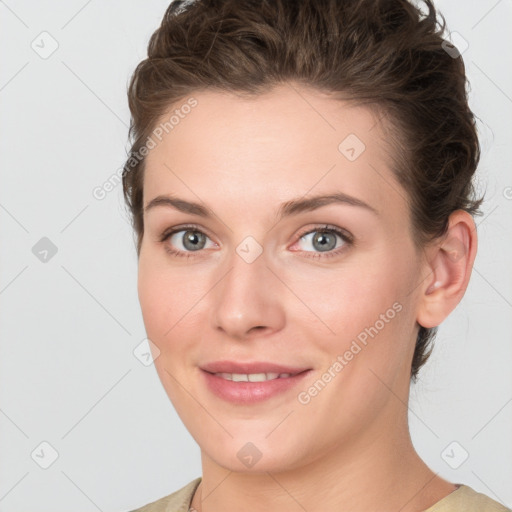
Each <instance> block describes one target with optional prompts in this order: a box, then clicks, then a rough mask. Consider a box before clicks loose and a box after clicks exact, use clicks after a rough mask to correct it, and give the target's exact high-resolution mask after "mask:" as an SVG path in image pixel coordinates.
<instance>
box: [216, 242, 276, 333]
mask: <svg viewBox="0 0 512 512" xmlns="http://www.w3.org/2000/svg"><path fill="white" fill-rule="evenodd" d="M267 264H268V261H267V258H266V254H265V253H264V252H263V248H262V247H261V245H260V244H259V243H258V242H256V241H255V240H254V239H251V237H248V238H247V239H245V240H244V241H242V242H241V243H240V244H239V245H238V246H237V247H236V248H235V249H234V251H233V253H232V254H231V255H230V257H229V258H228V262H227V266H228V269H227V271H226V273H223V274H224V277H223V278H222V279H221V282H220V283H219V284H218V286H216V287H215V288H216V291H215V294H214V307H213V309H214V314H213V323H214V327H215V328H216V329H221V330H223V331H224V332H225V333H226V334H228V335H230V336H232V337H235V338H240V339H241V338H244V337H246V336H247V335H248V334H249V331H251V329H253V328H255V327H258V328H260V329H261V328H269V329H270V330H274V329H277V328H279V327H280V324H281V322H282V321H283V318H284V312H283V310H282V304H279V292H278V290H277V288H276V286H278V284H277V283H276V282H275V281H276V278H275V276H274V275H273V273H272V272H271V271H270V270H269V269H268V268H267Z"/></svg>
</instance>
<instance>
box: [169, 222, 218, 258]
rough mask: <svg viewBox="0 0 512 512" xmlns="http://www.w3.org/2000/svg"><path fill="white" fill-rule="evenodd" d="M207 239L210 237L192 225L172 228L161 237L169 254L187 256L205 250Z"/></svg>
mask: <svg viewBox="0 0 512 512" xmlns="http://www.w3.org/2000/svg"><path fill="white" fill-rule="evenodd" d="M207 240H209V237H208V236H207V235H205V234H204V233H203V232H202V231H201V230H199V229H198V228H197V227H196V226H192V225H190V226H180V227H177V228H172V229H171V230H170V231H166V232H165V233H164V234H163V235H162V237H161V238H160V241H161V242H165V250H166V251H167V252H168V253H169V254H172V255H174V256H184V257H186V258H188V257H190V256H193V254H192V253H194V252H199V251H201V250H203V249H204V248H205V245H206V241H207ZM167 242H168V243H167ZM213 245H214V246H215V245H216V244H213Z"/></svg>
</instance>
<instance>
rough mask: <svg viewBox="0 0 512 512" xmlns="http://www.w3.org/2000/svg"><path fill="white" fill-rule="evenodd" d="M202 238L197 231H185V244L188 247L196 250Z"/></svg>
mask: <svg viewBox="0 0 512 512" xmlns="http://www.w3.org/2000/svg"><path fill="white" fill-rule="evenodd" d="M200 238H201V236H199V235H198V234H197V232H196V231H187V232H186V233H185V241H184V244H183V245H184V246H185V247H186V248H187V249H192V250H195V249H197V248H198V246H199V245H200ZM199 248H201V247H199Z"/></svg>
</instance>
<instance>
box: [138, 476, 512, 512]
mask: <svg viewBox="0 0 512 512" xmlns="http://www.w3.org/2000/svg"><path fill="white" fill-rule="evenodd" d="M200 482H201V477H199V478H196V479H195V480H192V482H189V483H188V484H187V485H185V486H184V487H182V488H181V489H179V490H178V491H176V492H173V493H172V494H169V496H165V497H164V498H161V499H159V500H157V501H153V502H152V503H148V504H147V505H145V506H143V507H141V508H138V509H136V510H132V511H130V512H194V510H195V509H191V508H190V505H191V503H192V498H193V496H194V493H195V491H196V489H197V487H198V486H199V484H200ZM455 485H458V486H459V487H458V489H455V491H453V492H452V493H450V494H448V496H445V497H444V498H443V499H442V500H440V501H438V502H437V503H435V504H434V505H432V506H431V507H429V508H428V509H427V510H425V511H424V512H512V509H509V508H507V507H505V506H503V505H502V504H501V503H498V502H497V501H494V500H493V499H491V498H489V497H488V496H486V495H485V494H481V493H479V492H476V491H474V490H473V489H472V488H471V487H468V486H467V485H463V484H455Z"/></svg>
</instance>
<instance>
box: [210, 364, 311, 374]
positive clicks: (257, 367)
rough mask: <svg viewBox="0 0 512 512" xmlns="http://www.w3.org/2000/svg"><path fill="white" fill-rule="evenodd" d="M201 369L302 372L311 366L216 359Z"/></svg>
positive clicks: (237, 371)
mask: <svg viewBox="0 0 512 512" xmlns="http://www.w3.org/2000/svg"><path fill="white" fill-rule="evenodd" d="M201 369H202V370H204V371H207V372H209V373H245V374H249V373H290V374H292V375H293V374H296V373H302V372H303V371H306V370H310V368H304V367H298V366H285V365H282V364H277V363H270V362H265V361H255V362H252V363H240V362H235V361H214V362H211V363H206V364H203V365H201Z"/></svg>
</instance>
